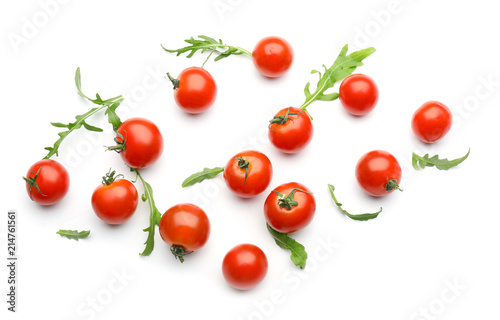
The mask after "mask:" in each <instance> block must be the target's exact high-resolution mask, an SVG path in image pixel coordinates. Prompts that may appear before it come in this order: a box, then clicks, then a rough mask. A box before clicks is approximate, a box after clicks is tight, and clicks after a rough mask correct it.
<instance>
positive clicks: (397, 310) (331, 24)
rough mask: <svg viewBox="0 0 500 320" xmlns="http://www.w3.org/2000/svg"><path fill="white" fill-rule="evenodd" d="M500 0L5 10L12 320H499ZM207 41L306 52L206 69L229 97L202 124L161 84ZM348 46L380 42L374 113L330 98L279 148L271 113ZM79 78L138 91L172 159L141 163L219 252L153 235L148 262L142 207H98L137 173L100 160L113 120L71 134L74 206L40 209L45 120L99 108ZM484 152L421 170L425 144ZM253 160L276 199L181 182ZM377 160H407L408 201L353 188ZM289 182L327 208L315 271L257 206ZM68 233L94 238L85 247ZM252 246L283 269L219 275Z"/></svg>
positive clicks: (0, 305) (305, 238) (95, 87)
mask: <svg viewBox="0 0 500 320" xmlns="http://www.w3.org/2000/svg"><path fill="white" fill-rule="evenodd" d="M47 3H49V4H50V3H51V5H45V6H44V5H43V4H47ZM466 3H470V4H466ZM494 6H495V5H494V2H493V1H487V0H478V1H474V2H466V1H461V2H457V1H432V0H420V1H410V0H400V1H390V0H376V1H307V2H305V1H301V2H296V3H295V2H292V1H277V0H275V1H255V0H254V1H243V0H241V1H240V0H238V1H236V0H231V1H230V0H205V1H201V0H200V1H151V0H150V1H141V2H137V1H117V0H116V1H76V0H74V1H65V2H64V3H63V1H60V2H55V1H49V0H41V1H32V0H30V1H17V2H12V1H11V2H6V1H3V2H2V4H1V5H0V21H1V24H2V34H1V40H0V46H1V48H0V49H1V52H2V53H1V56H2V59H1V60H0V65H1V67H0V70H1V72H0V85H1V92H2V95H1V97H2V102H1V104H2V108H3V114H4V115H3V116H2V117H1V121H2V124H1V126H0V128H1V129H0V130H1V135H0V136H1V137H2V157H1V160H0V161H1V168H2V179H1V192H0V194H1V203H0V212H1V215H0V235H1V246H0V252H1V254H0V256H1V257H2V258H1V259H3V261H2V262H1V263H0V265H1V266H2V267H1V268H0V284H1V285H0V288H1V290H0V292H1V298H0V301H1V302H0V310H1V314H2V319H5V318H4V316H3V315H4V314H7V315H8V319H34V318H37V319H39V318H41V319H118V318H120V317H127V318H130V319H133V318H138V317H141V318H142V319H146V318H152V317H159V318H169V319H179V318H180V317H182V318H183V319H204V318H207V317H210V318H214V319H215V318H217V319H285V318H288V319H299V318H307V319H314V318H322V319H325V318H327V319H343V320H351V319H352V320H354V319H384V320H389V319H494V318H498V317H499V316H500V311H499V310H498V308H497V305H498V301H499V298H500V293H499V292H500V291H499V290H498V288H499V284H500V275H499V274H500V273H499V272H498V270H499V268H500V261H499V259H498V244H499V241H500V233H499V232H498V226H499V223H500V216H499V210H498V201H497V199H498V192H499V191H500V190H499V188H498V185H497V184H496V181H497V180H498V178H499V173H498V164H497V159H498V156H499V155H500V152H499V151H498V137H499V134H500V127H499V126H498V119H499V117H500V110H499V108H498V104H499V102H500V92H499V91H500V83H499V82H500V62H499V56H498V52H499V50H500V42H499V40H498V30H499V29H500V20H499V19H498V8H496V7H494ZM44 8H45V9H44ZM49 14H50V15H49ZM33 23H34V27H33V25H31V24H33ZM30 25H31V26H30ZM199 34H205V35H208V36H212V37H216V38H222V39H223V40H224V41H225V42H226V43H228V44H233V45H239V46H241V47H244V48H246V49H248V50H252V48H253V46H254V45H255V43H257V41H258V40H259V39H261V38H263V37H265V36H268V35H279V36H282V37H284V38H286V39H287V40H288V41H289V42H290V43H291V45H292V46H293V48H294V51H295V61H294V65H293V67H292V69H291V70H290V72H289V73H288V74H286V75H285V76H284V77H282V78H279V79H275V80H269V79H266V78H263V77H262V76H261V75H260V74H258V72H257V71H256V70H255V69H254V67H253V64H252V62H251V59H250V58H248V57H245V56H238V57H230V58H228V59H226V60H222V61H219V62H213V61H210V62H208V63H207V64H206V66H205V67H206V69H207V70H208V71H209V72H211V74H212V75H213V77H214V78H215V80H216V82H217V85H218V97H217V101H216V103H215V105H214V106H213V107H212V108H211V109H210V110H209V111H207V112H206V113H204V114H202V115H199V116H189V115H187V114H185V113H183V112H182V111H181V110H180V109H179V108H178V107H177V106H176V105H175V102H174V99H173V95H172V90H171V84H170V83H169V82H168V81H167V80H165V79H164V78H163V76H164V74H165V73H166V72H167V71H168V72H170V73H171V74H172V75H176V74H178V73H179V72H180V71H182V70H183V69H184V68H186V67H189V66H192V65H195V66H200V65H201V64H202V63H203V61H204V59H205V58H206V55H200V54H198V55H196V56H195V57H194V58H192V59H186V58H185V57H184V56H182V57H176V56H175V55H173V54H168V53H167V52H164V51H163V50H162V49H161V47H160V43H162V44H164V45H165V46H166V47H170V48H178V47H181V46H183V45H184V43H183V40H184V39H186V38H189V37H190V36H197V35H199ZM346 43H348V44H349V45H350V51H349V52H352V51H353V50H355V49H360V48H364V47H367V46H374V47H375V48H376V49H377V52H376V53H375V54H373V55H372V56H371V57H369V58H367V59H366V60H365V66H363V67H361V68H360V69H358V70H357V72H361V73H365V74H367V75H369V76H371V77H372V78H374V79H375V80H376V82H377V84H378V86H379V91H380V99H379V103H378V105H377V107H376V108H375V110H374V111H373V112H372V113H371V114H369V115H367V116H365V117H362V118H354V117H352V116H350V115H349V114H347V112H345V111H344V110H343V108H342V107H341V105H340V103H339V101H334V102H315V103H314V104H312V105H311V106H310V107H309V111H310V112H311V114H312V115H313V116H314V121H313V122H314V128H315V133H314V138H313V141H312V143H311V144H310V145H309V146H308V147H307V148H306V149H305V150H304V151H303V152H301V153H300V154H297V155H293V156H286V155H283V154H281V153H280V152H279V151H277V150H276V149H274V148H273V146H272V145H270V144H269V142H268V140H267V137H266V126H267V121H268V120H269V119H271V118H272V116H273V115H274V114H275V113H276V112H277V111H278V110H280V109H281V108H284V107H288V106H299V105H300V104H301V103H302V102H303V99H304V96H303V88H304V85H305V84H306V83H307V82H308V81H311V82H312V83H311V85H312V87H313V86H314V84H315V83H316V81H317V75H311V74H310V71H311V70H312V69H319V68H321V65H322V64H325V65H327V66H330V65H331V64H332V63H333V61H334V60H335V58H336V56H337V54H338V52H339V51H340V49H341V48H342V46H343V45H344V44H346ZM77 67H80V68H81V72H82V84H83V90H84V92H85V93H87V94H88V95H93V94H94V93H95V92H99V93H100V94H101V95H102V97H103V98H110V97H113V96H116V95H119V94H123V95H124V96H125V102H124V103H123V104H122V106H120V108H119V110H120V109H121V111H120V115H121V117H122V120H125V119H127V118H130V117H135V116H139V117H145V118H149V119H151V120H153V121H154V122H155V123H156V124H157V125H158V126H159V128H160V129H161V131H162V133H163V136H164V139H165V150H164V153H163V156H162V157H161V159H160V160H159V161H158V162H157V163H156V164H155V165H154V166H152V167H150V168H147V169H145V170H143V171H142V175H143V177H144V178H145V179H146V180H147V181H148V182H149V183H150V184H151V185H152V186H153V189H154V195H155V200H156V204H157V206H158V208H159V209H160V211H161V212H164V211H166V210H167V209H168V208H169V207H171V206H173V205H175V204H177V203H183V202H192V203H197V204H199V205H201V206H202V207H203V208H204V209H205V211H206V212H207V214H208V215H209V218H210V221H211V224H212V234H211V237H210V239H209V241H208V243H207V245H206V246H205V247H204V248H203V249H202V250H200V251H198V252H196V253H194V254H192V255H190V256H188V257H187V258H186V261H185V263H184V264H180V263H179V262H178V261H176V260H175V259H174V258H173V256H172V255H171V254H170V252H169V248H168V246H167V245H165V244H164V243H163V242H162V240H161V238H160V237H159V235H158V234H156V247H155V250H154V251H153V253H152V254H151V255H150V256H149V257H141V256H139V254H138V253H139V252H141V251H142V250H143V242H144V241H145V239H146V236H147V235H146V233H144V232H142V229H143V228H145V227H147V225H148V216H149V209H148V206H147V204H146V203H140V205H139V207H138V209H137V212H136V213H135V215H134V216H133V217H132V218H131V219H130V220H129V221H128V222H127V223H126V224H124V225H122V226H119V227H110V226H107V225H106V224H104V223H103V222H102V221H100V220H99V219H98V218H97V217H96V216H95V214H94V213H93V212H92V209H91V206H90V197H91V194H92V191H93V190H94V188H95V187H96V186H97V185H98V184H99V183H100V181H101V176H102V175H103V174H104V173H106V172H107V171H108V169H109V168H110V167H113V168H114V169H116V170H118V171H120V172H122V173H124V174H125V175H126V176H127V178H129V179H133V178H134V176H133V175H131V174H130V173H129V172H127V168H126V166H125V165H124V164H123V162H122V161H121V159H120V157H119V156H118V155H116V154H114V153H112V152H104V147H103V145H110V144H113V141H112V138H113V134H112V132H111V130H110V129H109V127H107V126H106V128H107V129H106V131H105V133H103V134H92V135H91V134H89V133H88V132H85V131H84V130H80V132H74V133H72V134H71V135H70V137H69V138H68V139H66V140H65V141H64V142H63V145H62V146H61V149H60V155H59V157H58V158H57V160H58V161H60V162H61V163H62V164H64V165H65V166H66V167H67V168H68V170H70V175H71V188H70V191H69V193H68V194H67V196H66V197H65V198H64V199H63V201H61V202H60V203H59V204H57V205H55V206H52V207H47V208H45V207H41V206H38V205H37V204H35V203H33V202H31V201H30V200H29V198H28V196H27V194H26V191H25V186H24V183H23V181H22V179H21V177H22V176H23V175H25V174H26V171H27V169H28V168H29V167H30V166H31V164H32V163H34V162H35V161H37V160H39V159H41V158H42V157H43V156H45V154H46V152H45V150H43V148H44V147H47V146H50V145H52V144H53V143H54V141H55V140H56V139H57V133H58V132H59V130H58V129H56V128H53V127H51V126H50V122H70V121H73V119H74V118H73V117H74V116H75V115H77V114H83V113H85V112H86V111H87V110H88V109H90V108H91V107H93V105H91V104H90V103H89V102H86V101H84V100H83V99H81V98H80V97H79V96H78V95H77V94H76V90H75V86H74V80H73V79H74V72H75V70H76V68H77ZM152 75H154V76H152ZM336 88H338V86H337V87H336ZM428 100H439V101H441V102H443V103H445V104H447V105H448V106H449V107H450V109H452V111H453V113H454V117H455V123H454V126H453V128H452V129H451V131H450V132H449V134H448V135H447V136H446V137H445V138H444V139H443V140H441V141H439V142H438V143H436V144H434V145H424V144H422V143H420V142H419V141H418V140H417V139H416V138H415V136H414V135H413V133H412V132H411V128H410V120H411V116H412V114H413V112H414V110H415V109H416V108H418V107H419V106H420V105H421V104H422V103H424V102H426V101H428ZM90 122H91V123H92V124H95V125H101V126H103V125H104V124H105V122H106V119H105V117H104V115H102V114H99V115H97V116H95V117H94V118H93V119H92V120H91V121H90ZM469 147H470V148H471V155H470V157H469V159H468V160H466V161H465V162H464V163H463V164H462V165H460V166H459V167H457V168H454V169H452V170H449V171H438V170H436V169H435V168H426V169H425V170H423V171H420V172H415V171H414V170H413V169H412V168H411V152H412V151H416V152H418V153H420V154H421V155H423V154H424V153H427V152H429V153H431V154H436V153H438V154H439V155H441V156H443V157H448V158H450V159H452V158H457V157H460V156H462V155H463V154H465V153H466V152H467V149H468V148H469ZM244 149H257V150H261V151H263V152H265V153H266V154H267V155H268V156H269V158H270V159H271V161H272V163H273V166H274V176H273V180H272V183H271V186H270V187H269V189H268V190H266V192H264V193H263V194H261V195H259V196H257V197H255V198H253V199H251V200H242V199H239V198H237V197H236V196H234V195H233V194H231V193H230V191H229V190H228V189H227V188H226V187H225V185H224V182H223V178H222V177H221V176H220V177H217V178H216V179H214V180H212V181H205V182H204V183H202V184H198V185H196V186H193V187H191V188H187V189H182V188H181V186H180V185H181V182H182V181H183V180H184V178H186V177H187V176H189V175H190V174H191V173H194V172H196V171H199V170H201V169H202V168H203V167H205V166H207V167H215V166H223V165H225V163H226V161H227V160H228V159H229V158H230V157H231V156H233V155H234V154H235V153H237V152H239V151H242V150H244ZM373 149H383V150H387V151H389V152H391V153H393V154H394V155H395V156H396V157H397V159H398V160H399V162H400V164H401V166H402V168H403V179H402V181H401V186H402V188H403V189H404V192H402V193H399V192H395V193H393V194H391V195H390V196H387V197H385V198H383V199H376V198H372V197H370V196H368V195H366V194H365V193H364V192H363V191H362V190H361V189H360V188H359V187H358V186H357V182H356V181H355V177H354V167H355V164H356V161H357V160H358V159H359V157H360V156H361V155H362V154H364V153H365V152H368V151H370V150H373ZM289 181H298V182H301V183H303V184H305V185H306V186H308V187H309V188H310V189H311V190H312V191H313V192H314V194H315V197H316V200H317V204H318V207H317V211H316V217H315V219H314V220H313V222H312V223H311V225H309V226H308V227H307V228H306V229H304V230H303V231H301V232H299V233H297V234H296V235H295V238H296V239H297V240H298V241H299V242H301V243H303V244H304V245H305V247H306V249H307V251H308V253H309V262H308V266H307V267H306V269H305V270H299V269H298V268H296V267H295V266H293V264H292V263H291V261H290V260H289V257H288V253H287V252H286V251H284V250H282V249H280V248H278V247H277V246H276V244H275V243H274V241H273V239H272V238H271V236H270V235H269V234H268V233H267V230H266V228H265V220H264V217H263V212H262V207H263V202H264V200H265V198H266V196H267V194H269V192H270V191H271V190H272V188H274V187H276V186H278V185H279V184H281V183H284V182H289ZM328 183H331V184H333V185H334V186H335V187H336V188H337V192H336V193H337V197H338V199H339V200H340V201H341V202H343V203H344V208H345V209H347V210H350V211H351V212H352V213H362V212H367V211H374V210H377V209H378V208H379V207H380V206H382V207H383V212H382V213H381V214H380V216H379V218H378V219H376V220H372V221H369V222H356V221H352V220H349V219H348V218H346V217H345V216H343V215H342V214H341V213H340V212H339V211H338V210H337V208H336V207H335V206H334V204H333V202H332V201H331V198H330V196H329V193H328V188H327V184H328ZM137 188H138V190H139V191H140V192H142V187H141V186H140V185H137ZM9 209H14V210H16V211H17V215H18V220H17V223H18V234H17V243H18V251H17V254H18V258H19V260H18V269H17V277H18V278H17V279H18V292H17V299H18V301H17V302H18V305H17V311H18V312H17V313H16V314H12V313H10V312H7V311H6V309H7V307H8V305H7V304H6V303H5V302H4V301H6V300H7V287H8V286H7V268H6V267H5V266H4V265H6V263H7V260H6V254H7V248H6V247H7V245H6V229H7V228H6V225H7V211H8V210H9ZM58 229H78V230H91V235H90V237H89V238H88V239H85V240H80V241H79V242H77V241H74V240H68V239H65V238H61V237H60V236H59V235H57V234H56V233H55V232H56V231H57V230H58ZM243 242H250V243H254V244H256V245H258V246H260V247H261V248H262V249H263V250H264V251H265V252H266V254H267V257H268V260H269V271H268V274H267V277H266V278H265V280H264V281H263V282H262V283H261V284H260V285H259V286H258V287H256V288H254V289H253V290H250V291H247V292H239V291H236V290H233V289H232V288H231V287H229V286H228V285H227V283H226V282H225V281H224V279H223V277H222V274H221V262H222V259H223V257H224V255H225V253H226V252H227V251H228V250H229V249H230V248H232V247H233V246H235V245H237V244H239V243H243ZM92 301H93V302H92Z"/></svg>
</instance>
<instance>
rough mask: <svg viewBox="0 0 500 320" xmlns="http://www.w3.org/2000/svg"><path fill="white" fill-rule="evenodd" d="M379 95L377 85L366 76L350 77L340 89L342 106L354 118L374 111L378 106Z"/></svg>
mask: <svg viewBox="0 0 500 320" xmlns="http://www.w3.org/2000/svg"><path fill="white" fill-rule="evenodd" d="M378 95H379V93H378V87H377V84H376V83H375V81H374V80H373V79H372V78H370V77H369V76H367V75H364V74H353V75H350V76H348V77H347V78H345V79H344V80H343V81H342V83H341V84H340V88H339V100H340V104H341V105H342V106H343V107H344V109H345V110H346V111H347V112H349V113H350V114H352V115H354V116H363V115H365V114H367V113H369V112H370V111H372V110H373V109H374V108H375V106H376V105H377V102H378Z"/></svg>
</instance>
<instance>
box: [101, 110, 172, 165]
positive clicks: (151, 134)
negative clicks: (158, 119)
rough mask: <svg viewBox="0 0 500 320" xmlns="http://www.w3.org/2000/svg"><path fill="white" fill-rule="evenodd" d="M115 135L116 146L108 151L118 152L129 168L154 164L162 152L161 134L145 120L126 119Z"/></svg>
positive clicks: (153, 125)
mask: <svg viewBox="0 0 500 320" xmlns="http://www.w3.org/2000/svg"><path fill="white" fill-rule="evenodd" d="M116 134H117V135H116V138H115V142H116V143H117V145H116V146H113V147H108V150H114V151H116V152H118V153H119V154H120V156H121V157H122V160H123V161H124V162H125V163H126V164H127V165H128V166H129V167H131V168H135V169H142V168H146V167H148V166H150V165H152V164H153V163H155V162H156V161H157V160H158V158H159V157H160V156H161V154H162V152H163V137H162V135H161V132H160V130H159V129H158V127H157V126H156V125H155V124H154V123H153V122H151V121H149V120H147V119H144V118H131V119H128V120H126V121H124V122H123V123H122V124H121V125H120V127H119V128H118V130H117V131H116Z"/></svg>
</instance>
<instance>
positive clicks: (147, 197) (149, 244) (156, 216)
mask: <svg viewBox="0 0 500 320" xmlns="http://www.w3.org/2000/svg"><path fill="white" fill-rule="evenodd" d="M130 170H131V171H132V172H135V173H136V174H137V177H139V179H140V180H141V182H142V185H143V187H144V194H143V195H142V201H144V202H146V201H148V204H149V227H147V228H145V229H143V231H144V232H147V233H148V237H147V239H146V242H144V244H145V245H146V247H145V248H144V251H143V252H142V253H140V255H141V256H149V255H150V254H151V252H153V249H154V246H155V226H159V225H160V220H161V212H160V211H159V210H158V208H157V207H156V205H155V201H154V198H153V188H152V187H151V185H150V184H149V183H147V182H146V181H145V180H144V179H143V178H142V176H141V174H140V173H139V170H137V169H135V168H130Z"/></svg>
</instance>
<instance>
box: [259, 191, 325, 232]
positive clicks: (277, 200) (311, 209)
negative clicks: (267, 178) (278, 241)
mask: <svg viewBox="0 0 500 320" xmlns="http://www.w3.org/2000/svg"><path fill="white" fill-rule="evenodd" d="M315 212H316V200H315V199H314V195H313V194H312V192H311V191H310V190H309V189H308V188H307V187H306V186H304V185H302V184H300V183H297V182H289V183H284V184H282V185H280V186H278V187H277V188H276V189H274V190H273V191H272V192H271V193H270V194H269V196H268V197H267V199H266V201H265V203H264V215H265V217H266V221H267V223H269V225H270V226H271V227H272V228H273V229H274V230H276V231H278V232H280V233H285V234H290V233H294V232H297V231H299V230H302V229H304V228H305V227H306V226H307V225H309V224H310V223H311V221H312V219H313V218H314V213H315Z"/></svg>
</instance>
